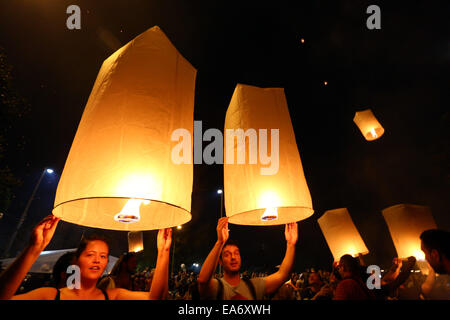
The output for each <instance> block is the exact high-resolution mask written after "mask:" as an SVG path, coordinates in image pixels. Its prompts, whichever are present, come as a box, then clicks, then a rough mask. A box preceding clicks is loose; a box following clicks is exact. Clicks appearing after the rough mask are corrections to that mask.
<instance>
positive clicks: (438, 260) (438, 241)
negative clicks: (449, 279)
mask: <svg viewBox="0 0 450 320" xmlns="http://www.w3.org/2000/svg"><path fill="white" fill-rule="evenodd" d="M420 240H421V241H422V242H421V248H422V251H423V253H424V254H425V259H426V260H427V261H428V263H429V264H430V266H431V267H432V268H433V270H434V272H436V273H439V274H450V232H448V231H444V230H438V229H431V230H426V231H424V232H422V234H421V235H420Z"/></svg>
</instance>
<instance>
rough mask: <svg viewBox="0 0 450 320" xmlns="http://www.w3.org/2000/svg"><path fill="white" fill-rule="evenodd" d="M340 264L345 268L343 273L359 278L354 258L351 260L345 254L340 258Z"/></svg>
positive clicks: (356, 262)
mask: <svg viewBox="0 0 450 320" xmlns="http://www.w3.org/2000/svg"><path fill="white" fill-rule="evenodd" d="M340 262H341V263H342V264H343V265H344V266H345V271H347V272H351V273H352V274H354V275H356V276H359V275H360V273H359V271H360V269H359V267H360V265H359V262H358V260H357V259H356V258H353V257H352V256H351V255H349V254H345V255H343V256H342V257H341V259H340Z"/></svg>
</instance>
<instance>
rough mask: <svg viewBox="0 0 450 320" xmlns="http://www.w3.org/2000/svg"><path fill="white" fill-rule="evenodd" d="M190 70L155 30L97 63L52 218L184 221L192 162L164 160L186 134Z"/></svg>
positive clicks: (122, 225)
mask: <svg viewBox="0 0 450 320" xmlns="http://www.w3.org/2000/svg"><path fill="white" fill-rule="evenodd" d="M196 72H197V71H196V70H195V68H194V67H192V66H191V65H190V64H189V62H188V61H187V60H186V59H184V58H183V57H182V56H181V55H180V53H179V52H178V51H177V49H176V48H175V47H174V46H173V45H172V43H171V42H170V40H169V39H168V38H167V37H166V36H165V34H164V33H163V32H162V31H161V30H160V29H159V27H153V28H151V29H149V30H147V31H146V32H144V33H142V34H141V35H139V36H137V37H136V38H135V39H134V40H132V41H131V42H129V43H128V44H126V45H125V46H123V47H122V48H121V49H119V50H118V51H116V52H115V53H114V54H112V55H111V56H110V57H109V58H108V59H106V60H105V61H104V63H103V65H102V67H101V69H100V72H99V74H98V76H97V80H96V82H95V84H94V87H93V89H92V92H91V95H90V97H89V100H88V102H87V105H86V107H85V110H84V112H83V115H82V118H81V121H80V124H79V126H78V130H77V132H76V135H75V138H74V141H73V144H72V147H71V149H70V152H69V155H68V157H67V160H66V164H65V167H64V171H63V173H62V176H61V179H60V182H59V185H58V189H57V192H56V198H55V205H54V209H53V214H54V215H55V216H57V217H60V218H61V219H62V220H65V221H68V222H71V223H75V224H79V225H84V226H88V227H96V228H102V229H112V230H130V231H135V230H151V229H160V228H167V227H172V226H176V225H180V224H183V223H186V222H187V221H189V220H190V219H191V214H190V211H191V192H192V178H193V166H192V161H191V162H190V163H191V164H175V163H174V162H172V160H171V150H172V147H173V146H175V145H176V144H177V143H178V141H171V134H172V132H173V131H174V130H176V129H178V128H184V129H186V130H188V131H189V132H190V133H191V135H193V117H194V91H195V77H196ZM191 146H192V143H191ZM190 157H191V158H192V155H190ZM136 211H137V212H138V213H137V216H136V214H135V212H136ZM115 217H116V219H115ZM130 217H132V218H130ZM126 221H134V222H128V223H127V222H126Z"/></svg>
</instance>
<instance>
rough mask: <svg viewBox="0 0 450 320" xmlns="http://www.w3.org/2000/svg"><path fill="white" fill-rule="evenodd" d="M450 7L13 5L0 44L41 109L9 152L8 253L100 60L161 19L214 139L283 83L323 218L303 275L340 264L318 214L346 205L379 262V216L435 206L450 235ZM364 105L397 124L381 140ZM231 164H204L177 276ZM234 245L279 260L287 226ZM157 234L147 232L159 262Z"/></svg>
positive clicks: (46, 192)
mask: <svg viewBox="0 0 450 320" xmlns="http://www.w3.org/2000/svg"><path fill="white" fill-rule="evenodd" d="M392 2H395V3H392ZM72 4H76V5H78V6H79V7H80V8H81V11H82V17H81V30H68V29H67V28H66V19H67V17H68V16H69V15H68V14H66V8H67V7H68V6H69V5H72ZM371 4H378V5H379V6H380V8H381V30H369V29H368V28H367V27H366V19H367V18H368V17H369V15H368V14H367V13H366V9H367V7H368V6H369V5H371ZM449 9H450V3H449V2H448V1H419V2H418V3H417V4H415V3H414V4H412V3H411V2H410V1H391V3H384V2H379V1H350V0H349V1H303V2H302V4H297V5H296V6H295V7H294V6H292V5H290V4H289V5H288V2H287V1H276V2H275V1H271V2H268V4H264V3H263V2H261V1H169V0H152V1H137V0H131V1H128V0H127V1H103V0H101V1H100V0H96V1H92V0H91V1H77V0H70V1H37V0H36V1H15V0H9V1H1V2H0V46H1V47H2V48H3V50H4V52H5V53H6V55H7V59H8V62H9V64H11V65H12V67H13V72H12V75H13V77H14V86H15V89H16V90H17V91H18V92H20V94H21V95H22V96H23V97H24V98H25V99H26V100H27V102H28V103H29V105H30V108H31V110H30V112H29V113H28V114H27V116H26V117H25V118H24V119H21V120H20V121H17V122H15V123H14V125H13V127H12V128H11V131H13V132H15V135H14V136H15V137H17V136H20V138H21V141H22V142H23V141H25V142H26V145H25V147H24V148H23V151H21V152H13V151H11V150H14V148H13V147H11V148H10V150H9V153H8V164H9V166H10V167H11V168H12V169H13V171H14V173H15V174H16V175H17V176H18V177H20V178H21V179H22V180H23V185H22V186H21V187H19V188H17V189H16V190H15V193H14V195H15V198H14V201H13V202H12V204H11V206H10V208H9V209H8V211H7V212H5V216H4V218H3V219H1V220H0V250H2V251H3V248H4V247H5V246H6V243H7V241H8V240H9V238H10V236H11V235H12V232H13V229H14V227H15V226H16V225H17V222H18V219H19V216H20V214H21V212H22V211H23V209H24V207H25V203H26V201H27V200H28V198H29V196H30V195H31V192H32V189H33V187H34V185H35V184H36V182H37V180H38V178H39V175H40V173H41V171H42V169H43V168H44V167H46V166H49V167H52V168H54V169H55V171H56V173H58V174H60V173H61V172H62V169H63V166H64V163H65V159H66V157H67V154H68V152H69V149H70V146H71V143H72V140H73V137H74V135H75V132H76V129H77V126H78V123H79V121H80V118H81V115H82V112H83V110H84V107H85V104H86V102H87V99H88V97H89V94H90V91H91V89H92V86H93V84H94V81H95V79H96V76H97V73H98V71H99V68H100V66H101V64H102V62H103V60H104V59H106V58H107V57H108V56H109V55H111V54H112V53H113V52H114V51H115V50H116V49H118V48H119V47H120V46H122V45H124V44H126V43H127V42H128V41H130V40H132V39H133V38H134V37H136V36H137V35H138V34H140V33H142V32H144V31H145V30H147V29H149V28H150V27H152V26H154V25H159V26H160V27H161V29H162V30H163V31H164V32H165V34H166V35H167V36H168V37H169V39H170V40H171V41H172V43H173V44H174V45H175V46H176V47H177V49H178V50H179V51H180V53H181V54H182V55H183V56H184V57H185V58H186V59H187V60H188V61H189V62H190V63H191V64H192V65H193V66H194V67H195V68H196V69H197V70H198V73H197V83H196V96H195V113H194V118H195V120H202V121H203V130H206V129H208V128H219V129H221V130H223V125H224V119H225V113H226V110H227V107H228V104H229V102H230V99H231V95H232V93H233V90H234V88H235V86H236V84H237V83H245V84H250V85H255V86H261V87H283V88H285V92H286V97H287V101H288V106H289V111H290V115H291V119H292V123H293V127H294V131H295V134H296V139H297V144H298V148H299V152H300V155H301V158H302V163H303V168H304V172H305V176H306V179H307V182H308V186H309V189H310V192H311V196H312V200H313V207H314V210H315V213H314V215H313V216H312V217H310V218H308V219H306V220H304V221H301V222H300V223H299V241H298V245H297V256H296V264H295V270H296V271H303V270H304V269H305V268H307V267H316V268H317V267H322V268H328V269H329V268H330V266H331V263H332V255H331V253H330V251H329V249H328V247H327V244H326V242H325V239H324V238H323V235H322V233H321V231H320V228H319V226H318V224H317V218H319V217H320V216H321V215H322V214H323V213H324V212H325V211H326V210H329V209H334V208H340V207H347V208H348V209H349V212H350V214H351V216H352V218H353V220H354V222H355V225H356V226H357V228H358V230H359V232H360V233H361V236H362V238H363V239H364V241H365V242H366V245H367V247H368V248H369V250H370V254H369V255H368V256H367V257H366V260H367V262H368V263H374V264H379V265H386V264H389V262H390V261H391V259H392V258H393V257H394V256H395V249H394V246H393V244H392V240H391V238H390V235H389V233H388V229H387V226H386V224H385V222H384V219H383V218H382V215H381V210H382V209H384V208H386V207H388V206H391V205H395V204H398V203H413V204H420V205H427V206H430V207H431V209H432V213H433V216H434V218H435V220H436V223H437V225H438V227H440V228H442V229H447V230H449V229H450V218H449V211H448V208H449V194H450V192H449V191H450V190H449V189H450V188H449V178H450V171H449V163H450V161H449V160H450V157H449V155H450V148H449V128H450V126H449V122H450V121H449V111H448V109H449V108H448V106H449V87H450V86H449V84H450V82H449V80H448V76H449V74H450V73H449V71H450V70H449V69H450V68H449V62H450V42H449V39H450V34H449V30H450V28H449V27H450V26H449V20H450V19H449V12H450V10H449ZM301 38H304V39H305V43H303V44H302V43H301V42H300V39H301ZM324 81H327V82H328V85H326V86H325V85H324ZM366 108H371V109H372V111H373V112H374V114H375V115H376V117H377V118H378V120H379V121H380V122H381V124H382V125H383V127H384V128H385V130H386V131H385V134H384V136H383V137H382V138H380V139H378V140H376V141H373V142H367V141H366V140H365V139H364V138H363V137H362V135H361V134H360V132H359V130H358V128H357V127H356V126H355V124H354V123H353V116H354V113H355V111H357V110H362V109H366ZM16 143H18V141H9V144H10V145H12V146H13V145H15V144H16ZM222 170H223V168H222V166H220V165H215V166H207V165H195V167H194V187H193V201H192V220H191V221H190V222H189V223H188V224H186V225H185V227H184V228H183V229H182V230H181V231H178V230H175V231H174V232H175V233H176V240H177V244H176V249H177V250H176V261H175V264H176V266H178V265H179V264H180V263H182V262H184V263H185V264H186V265H190V264H192V263H194V262H200V263H201V262H202V261H203V260H204V259H205V257H206V256H207V254H208V252H209V250H210V249H211V248H212V246H213V244H214V242H215V240H216V235H215V226H216V221H217V218H218V217H219V216H220V197H219V196H218V195H217V193H216V190H217V189H218V188H221V187H222V185H223V172H222ZM57 183H58V176H57V175H55V176H53V177H46V178H45V179H44V181H43V182H42V184H41V186H40V188H39V191H38V194H37V197H36V199H35V201H34V202H33V205H32V206H31V208H30V210H29V212H28V217H27V220H26V222H25V223H24V225H23V227H22V228H21V230H20V232H19V234H18V237H17V241H16V242H15V245H14V246H13V252H14V253H16V252H17V251H18V250H21V249H23V248H24V246H25V244H26V241H27V239H28V237H29V234H30V232H31V230H32V227H33V226H34V225H35V224H36V223H37V222H38V221H39V220H40V219H42V218H43V217H44V216H46V215H47V214H49V213H50V212H51V209H52V206H53V201H54V196H55V192H56V187H57ZM94 231H96V232H100V230H92V229H89V228H84V227H80V226H75V225H72V224H69V223H65V222H61V223H60V225H59V226H58V230H57V231H56V234H55V237H54V239H53V241H52V243H51V244H50V245H49V247H48V249H62V248H73V247H75V246H77V244H78V242H79V240H80V237H81V235H82V233H83V232H88V233H89V232H94ZM105 233H106V234H107V235H108V236H110V238H111V239H112V240H111V242H112V246H111V247H112V248H111V249H112V253H113V254H115V255H119V254H120V253H121V252H123V251H125V250H126V249H127V240H126V232H117V231H108V232H105ZM231 236H232V237H233V238H236V239H237V240H238V241H239V242H240V243H241V251H242V257H243V264H244V268H260V269H263V268H266V269H270V268H273V267H274V266H276V265H278V264H280V263H281V261H282V258H283V255H284V248H285V241H284V234H283V227H282V226H278V227H244V226H234V225H232V226H231ZM155 237H156V231H148V232H145V240H146V251H145V258H146V259H147V260H146V261H149V263H151V264H154V256H155V249H156V246H155Z"/></svg>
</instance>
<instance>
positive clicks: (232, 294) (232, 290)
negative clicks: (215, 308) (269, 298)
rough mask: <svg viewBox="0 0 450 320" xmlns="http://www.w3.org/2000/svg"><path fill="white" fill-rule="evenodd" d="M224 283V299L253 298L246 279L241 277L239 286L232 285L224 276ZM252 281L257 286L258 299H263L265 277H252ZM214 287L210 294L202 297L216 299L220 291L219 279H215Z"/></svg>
mask: <svg viewBox="0 0 450 320" xmlns="http://www.w3.org/2000/svg"><path fill="white" fill-rule="evenodd" d="M221 281H222V283H223V300H253V298H252V293H251V291H250V288H249V287H248V286H247V284H246V283H245V281H244V280H242V279H241V281H239V284H238V285H237V286H232V285H230V284H229V283H228V282H227V281H226V280H225V279H224V278H222V279H221ZM250 281H251V282H252V283H253V286H254V287H255V293H256V300H263V298H264V290H265V280H264V278H262V277H260V278H252V279H250ZM213 282H214V287H213V290H212V292H211V293H210V295H209V296H206V297H202V298H203V299H206V300H216V299H217V293H218V291H219V280H217V279H213Z"/></svg>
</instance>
